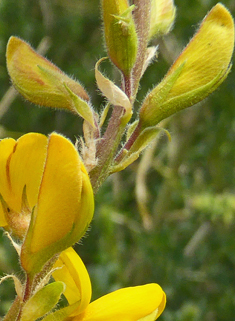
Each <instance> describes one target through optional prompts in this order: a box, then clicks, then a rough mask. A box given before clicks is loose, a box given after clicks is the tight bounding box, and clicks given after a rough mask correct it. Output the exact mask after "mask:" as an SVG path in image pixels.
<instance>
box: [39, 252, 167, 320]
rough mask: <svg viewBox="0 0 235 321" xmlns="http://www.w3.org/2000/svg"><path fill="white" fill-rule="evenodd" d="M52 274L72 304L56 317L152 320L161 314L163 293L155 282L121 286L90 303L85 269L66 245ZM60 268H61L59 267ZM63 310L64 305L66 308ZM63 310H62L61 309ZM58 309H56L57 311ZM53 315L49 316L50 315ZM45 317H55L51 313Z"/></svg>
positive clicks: (164, 298)
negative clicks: (121, 287)
mask: <svg viewBox="0 0 235 321" xmlns="http://www.w3.org/2000/svg"><path fill="white" fill-rule="evenodd" d="M55 267H57V268H58V267H59V269H56V270H55V272H54V273H53V277H54V279H55V280H56V281H63V282H64V283H65V284H66V290H65V292H64V295H65V297H66V299H67V300H68V303H69V304H70V305H71V306H72V305H75V303H76V302H77V303H78V304H77V305H76V307H75V308H74V310H73V311H72V312H71V311H70V315H66V316H65V314H66V313H64V314H62V313H61V314H60V316H61V315H63V317H61V318H60V317H59V314H58V317H57V316H56V315H54V317H57V318H56V320H61V321H62V320H64V321H65V320H70V321H110V320H112V321H154V320H156V319H157V318H158V317H159V316H160V315H161V313H162V311H163V310H164V308H165V304H166V295H165V293H164V291H163V290H162V288H161V287H160V286H159V285H158V284H155V283H151V284H146V285H142V286H135V287H128V288H123V289H120V290H117V291H114V292H112V293H109V294H107V295H104V296H102V297H101V298H99V299H97V300H95V301H93V302H91V303H89V302H90V298H91V284H90V278H89V275H88V272H87V270H86V268H85V266H84V264H83V262H82V260H81V259H80V257H79V256H78V255H77V253H76V252H75V251H74V250H73V249H72V248H69V249H67V250H65V251H63V252H62V253H61V255H60V257H59V259H58V260H57V262H56V264H55ZM60 267H61V268H60ZM65 309H66V308H65ZM62 310H63V309H62ZM58 312H60V311H57V312H55V314H56V313H58ZM51 317H52V318H51ZM51 317H50V316H48V319H47V318H45V321H47V320H55V318H54V317H53V316H52V315H51Z"/></svg>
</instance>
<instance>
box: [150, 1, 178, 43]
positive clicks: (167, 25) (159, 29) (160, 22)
mask: <svg viewBox="0 0 235 321" xmlns="http://www.w3.org/2000/svg"><path fill="white" fill-rule="evenodd" d="M175 13H176V7H175V5H174V1H173V0H151V18H150V28H149V40H151V39H152V38H154V37H159V36H163V35H165V34H167V33H168V32H169V31H170V30H171V28H172V25H173V23H174V20H175Z"/></svg>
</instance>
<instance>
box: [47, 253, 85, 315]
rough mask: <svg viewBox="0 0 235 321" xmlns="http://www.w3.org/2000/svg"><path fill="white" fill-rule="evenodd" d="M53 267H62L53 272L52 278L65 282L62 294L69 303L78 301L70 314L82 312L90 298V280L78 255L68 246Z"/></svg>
mask: <svg viewBox="0 0 235 321" xmlns="http://www.w3.org/2000/svg"><path fill="white" fill-rule="evenodd" d="M54 267H62V268H61V269H58V270H56V271H55V272H54V273H53V278H54V279H55V280H56V281H62V282H64V283H65V284H66V289H65V292H64V295H65V297H66V299H67V300H68V303H69V304H70V305H71V304H73V303H75V302H77V301H80V305H79V307H78V309H77V310H76V311H74V313H73V314H72V315H76V314H79V313H82V312H83V311H84V310H85V308H86V307H87V306H88V304H89V303H90V300H91V282H90V277H89V275H88V272H87V269H86V267H85V265H84V264H83V262H82V260H81V259H80V257H79V255H78V254H77V253H76V252H75V251H74V249H73V248H71V247H70V248H68V249H67V250H65V251H63V252H62V253H61V254H60V257H59V259H58V260H57V261H56V263H55V265H54Z"/></svg>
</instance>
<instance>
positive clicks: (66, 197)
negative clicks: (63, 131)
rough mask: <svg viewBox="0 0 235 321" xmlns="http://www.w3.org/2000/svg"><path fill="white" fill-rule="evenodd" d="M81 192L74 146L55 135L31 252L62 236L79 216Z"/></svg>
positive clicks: (79, 173) (48, 154)
mask: <svg viewBox="0 0 235 321" xmlns="http://www.w3.org/2000/svg"><path fill="white" fill-rule="evenodd" d="M81 191H82V175H81V160H80V157H79V155H78V152H77V150H76V149H75V147H74V145H73V144H72V143H71V142H70V141H69V140H67V139H66V138H64V137H63V136H61V135H58V134H55V133H54V134H52V135H51V136H50V137H49V142H48V149H47V159H46V164H45V168H44V173H43V178H42V182H41V186H40V191H39V197H38V202H37V206H36V208H35V222H34V228H33V235H32V240H31V251H32V252H37V251H39V250H40V249H43V248H45V247H47V246H48V245H50V244H52V243H54V242H56V241H58V240H60V239H62V238H63V237H65V236H66V235H67V234H68V233H69V232H70V231H71V230H72V227H73V224H74V222H75V220H76V218H77V216H78V217H79V215H80V213H79V209H80V201H81Z"/></svg>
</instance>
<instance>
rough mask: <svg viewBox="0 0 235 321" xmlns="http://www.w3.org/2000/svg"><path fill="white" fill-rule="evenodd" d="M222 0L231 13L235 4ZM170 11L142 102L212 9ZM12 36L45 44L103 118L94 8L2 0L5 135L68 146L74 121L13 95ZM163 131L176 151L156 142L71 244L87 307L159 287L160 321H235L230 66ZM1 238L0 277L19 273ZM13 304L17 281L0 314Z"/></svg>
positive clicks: (234, 88) (233, 80)
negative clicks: (87, 280)
mask: <svg viewBox="0 0 235 321" xmlns="http://www.w3.org/2000/svg"><path fill="white" fill-rule="evenodd" d="M223 3H224V4H225V5H226V6H227V7H228V8H229V9H230V11H231V13H232V14H233V15H235V2H234V0H224V2H223ZM175 4H176V6H177V8H178V10H177V18H176V22H175V27H174V29H173V31H172V32H171V33H170V34H169V35H168V36H167V37H165V38H164V39H160V40H159V41H158V42H159V45H160V49H159V57H158V62H157V63H156V62H155V63H154V64H152V65H151V66H150V67H149V68H148V70H147V72H146V74H145V76H144V77H143V79H142V82H141V90H140V93H139V96H138V100H139V101H141V100H142V99H143V97H144V95H145V94H146V92H147V91H148V89H149V88H152V86H153V85H154V84H156V83H157V82H158V81H159V80H160V79H161V78H162V77H163V75H164V74H165V73H166V71H167V69H168V68H169V66H170V64H171V63H172V62H173V60H174V59H175V58H176V56H177V54H178V53H180V51H181V50H182V48H183V47H184V46H185V45H186V44H187V42H188V40H189V39H190V37H192V35H193V33H194V31H195V30H196V28H197V26H198V23H199V22H200V21H201V20H202V18H203V17H204V16H205V14H206V13H207V12H208V10H210V8H211V7H212V6H213V5H215V4H216V1H214V0H186V1H185V0H176V1H175ZM11 35H16V36H19V37H21V38H23V39H25V40H26V41H28V42H29V43H30V44H31V45H32V46H33V47H35V48H36V47H38V46H39V44H40V42H41V41H42V39H44V40H43V43H41V45H43V46H44V50H45V51H46V54H45V55H46V57H47V58H48V59H50V60H51V61H53V62H54V63H55V64H56V65H58V66H59V67H60V68H61V69H62V70H63V71H65V72H66V73H67V74H70V75H74V76H75V78H77V79H78V80H79V81H81V83H82V84H84V86H85V88H86V89H87V91H88V92H89V93H90V97H91V99H92V102H93V105H94V106H95V108H96V110H97V111H99V110H101V108H102V104H103V100H102V97H101V96H100V94H99V93H98V91H97V88H96V86H95V79H94V65H95V62H96V61H97V60H98V59H99V58H100V57H103V56H105V55H106V53H105V48H104V41H103V35H102V22H101V15H100V4H99V1H98V0H89V1H82V0H67V1H63V0H38V1H34V0H33V1H32V0H1V1H0V83H1V86H0V97H1V102H0V137H1V138H3V137H7V136H12V137H15V138H17V137H18V136H20V135H21V134H23V133H26V132H29V131H34V132H35V131H37V132H41V133H45V134H48V133H50V132H52V131H54V130H55V131H57V132H61V133H63V134H64V135H66V136H67V137H70V138H71V139H72V140H75V137H76V136H78V135H80V134H81V132H82V131H81V127H82V122H81V120H80V119H76V118H75V117H74V116H73V115H71V114H69V113H66V112H62V111H55V110H52V109H46V108H39V107H37V106H33V105H32V104H29V103H28V102H26V101H24V100H23V99H22V98H21V97H19V96H17V97H14V94H13V93H12V92H9V91H8V90H9V87H10V80H9V77H8V74H7V70H6V63H5V48H6V44H7V41H8V38H9V37H10V36H11ZM158 42H156V43H155V44H157V43H158ZM222 45H223V44H221V46H222ZM233 59H234V58H233ZM233 61H234V60H233ZM105 68H106V72H107V74H108V75H109V76H110V77H113V78H115V77H117V74H116V72H113V71H112V69H111V68H109V67H108V66H107V67H106V65H105ZM6 93H7V94H6ZM136 108H138V104H137V105H136ZM165 127H166V128H167V129H168V130H169V132H170V133H171V136H172V141H171V142H169V141H168V139H167V137H166V136H165V135H161V136H160V137H159V139H158V140H156V141H155V142H154V144H152V146H151V147H150V148H148V149H147V150H146V152H145V153H144V154H143V155H142V156H141V158H140V159H139V160H138V161H136V162H135V163H134V164H133V165H131V166H130V167H129V168H128V169H126V170H125V171H124V172H121V173H118V174H115V175H113V176H112V177H110V178H109V179H108V180H107V182H106V183H105V184H104V185H103V186H102V188H101V189H100V191H99V192H98V194H97V195H96V212H95V217H94V220H93V222H92V225H91V228H90V230H89V232H88V233H87V237H85V238H83V240H82V241H81V244H79V245H77V246H76V249H77V251H78V253H79V254H80V255H81V257H82V258H83V260H84V262H85V264H86V266H87V268H88V270H89V272H90V276H91V280H92V286H93V299H95V298H97V297H99V296H101V295H103V294H105V293H108V292H110V291H112V290H115V289H117V288H120V287H123V286H131V285H138V284H144V283H148V282H157V283H159V284H160V285H161V286H162V287H163V289H164V290H165V291H166V293H167V307H166V310H165V312H164V313H163V315H162V316H161V318H160V319H161V320H164V321H173V320H174V321H178V320H181V321H184V320H185V321H187V320H189V321H190V320H192V321H199V320H205V321H220V320H221V321H222V320H223V321H231V320H234V315H235V272H234V270H235V237H234V235H235V218H234V216H235V215H234V214H235V170H234V162H235V148H234V146H235V72H234V69H233V70H232V72H231V73H230V75H229V77H228V79H227V80H226V81H225V83H224V84H223V85H222V86H221V87H220V88H219V90H217V91H216V92H215V93H214V94H213V95H212V96H211V97H210V98H208V99H207V100H206V101H204V102H203V103H201V104H199V105H197V106H194V107H191V108H189V109H187V110H184V111H182V112H180V113H179V114H177V115H174V116H172V117H171V118H170V119H168V120H167V122H166V123H165ZM0 232H1V231H0ZM2 234H3V233H2V232H1V237H0V275H5V274H6V273H15V274H16V275H18V276H21V272H20V269H19V266H18V262H17V256H16V254H15V253H14V250H13V248H12V246H11V245H10V243H9V241H8V239H7V238H6V236H2ZM14 295H15V294H14V287H13V282H12V281H11V280H9V281H5V282H4V283H3V284H2V285H1V287H0V300H1V301H0V315H1V316H2V315H4V313H5V312H6V310H7V309H8V308H9V305H10V303H11V300H13V298H14Z"/></svg>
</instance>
